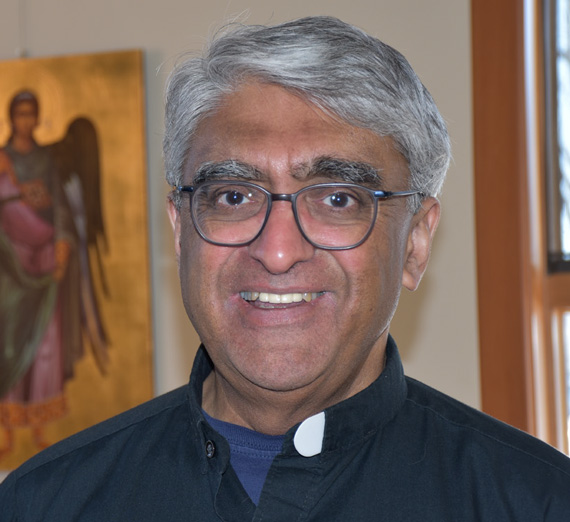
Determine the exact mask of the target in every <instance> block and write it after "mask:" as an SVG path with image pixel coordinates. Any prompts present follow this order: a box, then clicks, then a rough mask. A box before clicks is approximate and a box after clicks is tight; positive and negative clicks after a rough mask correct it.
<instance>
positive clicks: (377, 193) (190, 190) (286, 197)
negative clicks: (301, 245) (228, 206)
mask: <svg viewBox="0 0 570 522" xmlns="http://www.w3.org/2000/svg"><path fill="white" fill-rule="evenodd" d="M224 184H229V185H237V186H241V187H252V188H253V189H255V190H258V191H259V192H261V193H263V194H265V196H266V197H267V209H266V211H265V218H264V220H263V224H262V225H261V227H260V229H259V232H258V233H257V234H256V235H255V236H254V237H253V238H252V239H249V240H248V241H243V242H241V243H223V242H218V241H213V240H212V239H210V238H208V237H207V236H206V234H205V233H204V232H203V231H202V229H201V228H200V226H199V225H198V223H197V220H196V218H195V217H194V210H193V207H192V203H191V201H192V196H193V195H194V194H195V191H196V190H198V189H199V188H201V187H204V186H211V185H224ZM328 187H333V188H336V187H338V188H339V189H342V188H345V187H346V188H349V189H350V188H352V189H354V188H358V189H360V190H363V191H365V192H367V193H368V194H369V195H370V196H371V197H373V198H374V213H373V216H372V219H371V220H370V226H369V228H368V231H367V232H366V234H364V237H363V238H362V239H361V240H360V241H358V242H357V243H354V244H352V245H348V246H327V245H321V244H319V243H316V242H315V241H312V240H311V239H310V238H309V237H308V236H307V234H306V233H305V231H304V230H303V227H302V226H301V222H300V220H299V215H298V213H297V198H298V197H299V195H300V194H302V193H303V192H306V191H308V190H311V189H315V188H328ZM175 190H176V192H178V193H187V194H189V195H190V205H191V210H190V215H191V218H192V223H193V224H194V228H196V231H197V232H198V234H200V236H201V237H202V239H204V240H205V241H207V242H208V243H210V244H212V245H217V246H224V247H240V246H245V245H248V244H250V243H252V242H253V241H255V240H256V239H257V238H258V237H259V236H260V235H261V233H262V232H263V229H264V228H265V225H267V221H268V219H269V215H270V214H271V207H272V203H273V202H274V201H289V202H290V203H291V207H292V210H293V216H294V217H295V222H296V223H297V228H298V229H299V231H300V232H301V235H302V236H303V238H305V240H306V241H307V242H308V243H310V244H311V245H312V246H314V247H315V248H319V249H322V250H350V249H351V248H356V247H357V246H360V245H361V244H362V243H364V241H366V239H367V238H368V236H369V235H370V233H371V232H372V229H373V228H374V223H375V222H376V216H377V215H378V201H379V200H383V201H384V200H387V199H391V198H400V197H407V196H414V195H416V194H418V195H420V196H421V197H422V198H423V197H425V195H424V193H423V192H421V191H420V190H401V191H386V190H373V189H369V188H368V187H364V186H363V185H358V184H356V183H316V184H314V185H308V186H306V187H303V188H302V189H300V190H298V191H297V192H294V193H292V194H275V193H273V192H270V191H269V190H267V189H265V188H263V187H260V186H259V185H257V184H255V183H251V182H249V181H237V180H232V179H223V180H213V181H204V182H202V183H199V184H197V185H178V186H176V187H175Z"/></svg>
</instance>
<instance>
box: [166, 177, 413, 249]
mask: <svg viewBox="0 0 570 522" xmlns="http://www.w3.org/2000/svg"><path fill="white" fill-rule="evenodd" d="M176 190H177V192H179V193H188V194H189V195H190V211H191V216H192V221H193V223H194V226H195V227H196V230H197V231H198V233H199V234H200V235H201V236H202V238H203V239H205V240H206V241H208V242H209V243H212V244H214V245H219V246H243V245H247V244H248V243H251V242H252V241H253V240H255V239H256V238H257V237H258V236H259V235H260V234H261V231H262V230H263V228H264V227H265V224H266V223H267V220H268V219H269V214H270V213H271V206H272V204H273V202H274V201H289V202H291V205H292V207H293V215H294V216H295V221H296V222H297V226H298V227H299V230H300V231H301V234H302V235H303V237H304V238H305V239H306V240H307V241H308V242H309V243H311V245H313V246H314V247H316V248H321V249H325V250H348V249H350V248H355V247H357V246H358V245H360V244H361V243H363V242H364V241H365V239H366V238H367V237H368V236H369V234H370V232H371V231H372V227H373V226H374V222H375V220H376V214H377V212H378V200H386V199H390V198H397V197H406V196H412V195H414V194H420V195H421V192H420V191H418V190H406V191H401V192H387V191H383V190H371V189H369V188H366V187H363V186H361V185H354V184H351V183H319V184H316V185H309V186H307V187H304V188H302V189H301V190H298V191H297V192H295V193H293V194H273V193H272V192H269V191H268V190H266V189H264V188H263V187H260V186H258V185H255V184H254V183H249V182H246V181H228V180H225V181H206V182H204V183H200V184H198V185H185V186H178V187H176Z"/></svg>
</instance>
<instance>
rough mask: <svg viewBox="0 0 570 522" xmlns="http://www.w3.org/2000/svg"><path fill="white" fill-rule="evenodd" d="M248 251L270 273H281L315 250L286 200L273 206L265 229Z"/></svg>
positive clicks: (307, 258) (305, 258) (308, 256)
mask: <svg viewBox="0 0 570 522" xmlns="http://www.w3.org/2000/svg"><path fill="white" fill-rule="evenodd" d="M248 248H249V255H250V256H251V257H253V258H254V259H256V260H257V261H259V262H260V263H261V264H262V265H263V266H264V267H265V268H266V270H267V271H268V272H270V273H272V274H283V273H285V272H287V271H288V270H289V269H290V268H291V267H293V265H295V264H296V263H299V262H302V261H308V260H309V259H311V257H313V255H314V253H315V247H313V245H311V244H310V243H309V242H308V241H307V240H306V239H305V238H304V237H303V235H302V234H301V231H300V230H299V227H298V226H297V222H296V221H295V216H294V215H293V210H292V208H291V203H289V202H287V201H275V202H274V203H273V206H272V208H271V213H270V214H269V218H268V219H267V223H266V224H265V227H264V228H263V230H262V231H261V234H260V235H259V237H258V238H257V239H256V240H255V241H253V242H252V243H251V244H250V245H249V247H248Z"/></svg>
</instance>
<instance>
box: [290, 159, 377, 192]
mask: <svg viewBox="0 0 570 522" xmlns="http://www.w3.org/2000/svg"><path fill="white" fill-rule="evenodd" d="M293 177H294V178H295V179H301V180H308V179H312V178H317V177H319V178H323V177H324V178H328V179H330V180H333V181H342V182H345V183H359V184H366V185H374V186H380V185H382V182H383V179H382V176H381V175H380V170H379V169H377V168H375V167H373V166H372V165H370V164H369V163H365V162H362V161H351V160H345V159H341V158H334V157H330V156H320V157H318V158H316V159H315V160H313V161H312V162H311V163H310V164H309V165H300V166H298V167H295V168H294V169H293Z"/></svg>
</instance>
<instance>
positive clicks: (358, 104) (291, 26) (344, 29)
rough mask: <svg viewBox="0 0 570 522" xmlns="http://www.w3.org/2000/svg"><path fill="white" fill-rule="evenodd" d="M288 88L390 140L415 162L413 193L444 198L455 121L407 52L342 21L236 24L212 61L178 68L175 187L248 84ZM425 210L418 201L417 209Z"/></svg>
mask: <svg viewBox="0 0 570 522" xmlns="http://www.w3.org/2000/svg"><path fill="white" fill-rule="evenodd" d="M252 79H253V80H257V81H260V82H265V83H269V84H274V85H279V86H281V87H283V88H285V89H288V90H290V91H292V92H294V93H295V94H297V95H299V96H301V97H303V98H304V99H306V100H307V101H309V102H310V103H312V104H314V105H315V106H317V107H319V108H321V109H322V110H324V111H325V112H327V113H328V114H331V115H333V116H335V117H339V118H341V119H342V120H344V121H346V122H348V123H350V124H352V125H355V126H358V127H363V128H366V129H370V130H371V131H373V132H375V133H376V134H378V135H379V136H390V137H391V138H392V139H393V141H394V143H395V147H396V148H397V150H398V151H399V152H400V153H401V154H402V155H403V156H404V158H405V159H406V161H407V162H408V166H409V170H410V180H409V184H410V188H411V189H414V190H420V191H421V192H422V193H424V194H425V195H426V196H436V195H437V194H438V193H439V191H440V189H441V186H442V184H443V181H444V178H445V174H446V172H447V168H448V166H449V161H450V156H451V152H450V142H449V136H448V133H447V129H446V126H445V122H444V121H443V118H442V117H441V115H440V113H439V111H438V109H437V107H436V105H435V103H434V101H433V99H432V97H431V95H430V94H429V92H428V91H427V89H426V88H425V87H424V85H423V84H422V83H421V81H420V80H419V78H418V77H417V75H416V74H415V72H414V71H413V69H412V68H411V66H410V64H409V63H408V61H407V60H406V59H405V58H404V56H402V55H401V54H400V53H399V52H398V51H396V50H395V49H393V48H392V47H390V46H389V45H386V44H385V43H383V42H381V41H380V40H378V39H376V38H373V37H372V36H370V35H368V34H366V33H365V32H364V31H362V30H360V29H358V28H357V27H354V26H352V25H350V24H347V23H345V22H343V21H341V20H338V19H336V18H332V17H326V16H315V17H307V18H301V19H299V20H294V21H291V22H287V23H283V24H280V25H274V26H257V25H241V24H230V25H229V26H227V27H226V28H225V29H224V30H222V31H221V32H220V33H218V34H217V35H216V37H215V38H214V39H213V41H212V42H211V44H210V45H209V46H208V47H207V48H206V50H205V52H204V54H203V56H201V57H195V58H190V59H188V60H187V61H185V62H183V63H180V64H179V65H177V66H176V67H175V69H174V71H173V72H172V74H171V75H170V78H169V81H168V85H167V89H166V113H165V127H166V128H165V135H164V140H163V150H164V161H165V169H166V179H167V181H168V182H169V183H170V184H171V185H174V186H175V185H178V184H180V183H181V180H182V176H183V174H184V168H185V164H186V161H187V159H188V156H189V153H190V148H191V145H192V137H193V136H194V133H195V132H196V129H197V127H198V124H199V123H200V122H201V121H202V120H203V119H204V118H206V117H207V116H208V115H209V114H211V113H213V112H215V111H216V109H217V108H218V107H219V106H220V104H221V103H222V102H223V99H224V97H225V96H227V95H228V94H230V93H232V92H235V91H236V90H238V89H239V87H240V85H243V83H244V82H247V81H251V80H252ZM418 203H419V201H416V202H414V203H413V204H414V205H417V204H418Z"/></svg>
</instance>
